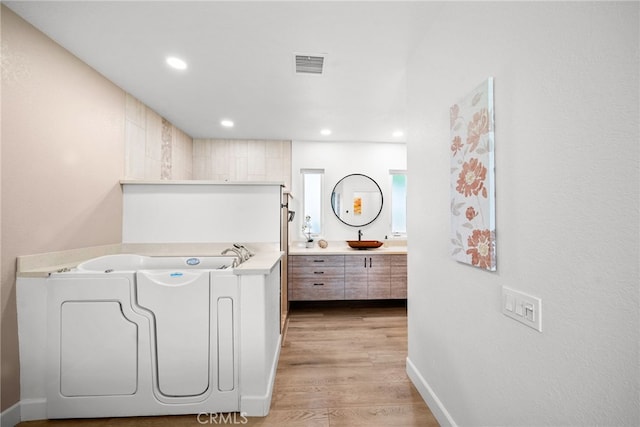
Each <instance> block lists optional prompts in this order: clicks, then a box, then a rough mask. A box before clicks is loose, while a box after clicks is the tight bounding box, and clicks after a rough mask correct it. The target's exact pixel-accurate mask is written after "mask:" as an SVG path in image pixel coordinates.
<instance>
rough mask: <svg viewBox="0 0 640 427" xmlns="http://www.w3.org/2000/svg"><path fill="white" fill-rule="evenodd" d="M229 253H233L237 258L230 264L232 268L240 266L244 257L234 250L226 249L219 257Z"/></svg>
mask: <svg viewBox="0 0 640 427" xmlns="http://www.w3.org/2000/svg"><path fill="white" fill-rule="evenodd" d="M229 252H233V253H234V254H235V255H236V257H237V258H238V259H234V260H233V263H232V264H231V267H232V268H233V267H237V266H239V265H240V264H242V261H244V257H243V256H242V253H241V252H240V251H239V250H238V249H236V248H227V249H225V250H224V251H222V252H221V253H220V255H226V254H227V253H229Z"/></svg>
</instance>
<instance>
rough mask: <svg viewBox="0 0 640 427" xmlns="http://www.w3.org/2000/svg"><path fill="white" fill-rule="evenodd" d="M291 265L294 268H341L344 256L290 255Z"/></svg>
mask: <svg viewBox="0 0 640 427" xmlns="http://www.w3.org/2000/svg"><path fill="white" fill-rule="evenodd" d="M289 264H290V265H291V266H292V267H312V266H318V265H327V266H331V267H339V266H343V265H344V255H289Z"/></svg>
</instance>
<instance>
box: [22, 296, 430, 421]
mask: <svg viewBox="0 0 640 427" xmlns="http://www.w3.org/2000/svg"><path fill="white" fill-rule="evenodd" d="M406 323H407V318H406V308H405V306H404V305H403V304H398V303H395V304H391V305H389V304H379V303H378V304H373V305H371V304H364V303H339V304H335V303H333V304H304V305H302V304H299V305H297V306H293V308H292V310H291V312H290V320H289V326H288V329H287V332H286V334H285V336H284V346H283V347H282V350H281V353H280V361H279V364H278V372H277V375H276V381H275V386H274V392H273V398H272V402H271V411H270V412H269V415H268V416H267V417H264V418H244V417H241V416H240V414H223V415H222V417H223V418H218V419H215V420H211V421H210V422H207V423H206V424H204V423H203V422H202V421H208V420H206V419H201V420H200V422H198V419H197V418H196V416H195V415H180V416H167V417H136V418H105V419H92V420H48V421H30V422H23V423H20V424H18V426H19V427H49V426H57V427H62V426H64V427H66V426H69V427H129V426H136V427H182V426H185V427H186V426H189V427H192V426H202V425H222V424H227V425H233V424H234V423H235V424H238V425H246V426H263V427H307V426H308V427H316V426H317V427H328V426H331V427H338V426H344V427H351V426H369V427H374V426H380V427H388V426H398V427H411V426H421V427H432V426H433V427H435V426H438V423H437V421H436V420H435V418H434V417H433V415H432V414H431V412H430V411H429V408H428V407H427V406H426V405H425V403H424V401H423V400H422V398H421V397H420V395H419V394H418V392H417V391H416V389H415V388H414V387H413V384H411V382H410V381H409V379H408V377H407V375H406V373H405V358H406V356H407V326H406Z"/></svg>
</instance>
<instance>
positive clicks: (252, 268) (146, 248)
mask: <svg viewBox="0 0 640 427" xmlns="http://www.w3.org/2000/svg"><path fill="white" fill-rule="evenodd" d="M229 246H231V244H226V243H211V244H207V243H174V244H171V243H168V244H155V243H152V244H135V243H129V244H127V243H124V244H113V245H105V246H96V247H89V248H79V249H73V250H67V251H60V252H51V253H45V254H36V255H27V256H22V257H18V271H17V276H18V277H48V276H49V275H50V274H51V273H55V272H57V271H60V270H62V269H71V268H75V267H77V266H78V264H80V263H81V262H83V261H87V260H89V259H91V258H96V257H99V256H103V255H112V254H119V253H136V254H139V255H147V256H218V255H220V252H221V251H222V250H223V249H225V248H227V247H229ZM247 247H248V248H249V249H250V250H252V251H253V252H254V253H255V255H254V256H253V257H251V258H250V259H248V260H247V261H245V262H243V263H242V264H240V265H239V266H238V267H236V268H234V273H235V274H237V275H249V274H254V275H256V274H257V275H262V274H269V273H270V272H271V271H272V270H273V269H274V268H275V267H276V265H277V264H278V261H279V260H280V259H281V258H282V256H283V255H284V252H282V251H280V250H276V249H274V245H273V244H253V245H252V244H248V245H247Z"/></svg>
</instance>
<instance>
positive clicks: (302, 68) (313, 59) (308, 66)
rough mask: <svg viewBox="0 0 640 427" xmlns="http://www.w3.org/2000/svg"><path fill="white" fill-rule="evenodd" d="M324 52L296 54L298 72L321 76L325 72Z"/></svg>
mask: <svg viewBox="0 0 640 427" xmlns="http://www.w3.org/2000/svg"><path fill="white" fill-rule="evenodd" d="M325 57H326V55H322V54H320V55H319V54H312V55H307V54H300V53H296V54H295V64H296V74H311V75H316V76H321V75H322V74H323V73H324V59H325Z"/></svg>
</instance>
